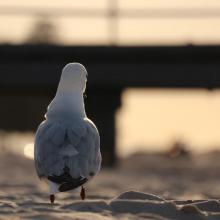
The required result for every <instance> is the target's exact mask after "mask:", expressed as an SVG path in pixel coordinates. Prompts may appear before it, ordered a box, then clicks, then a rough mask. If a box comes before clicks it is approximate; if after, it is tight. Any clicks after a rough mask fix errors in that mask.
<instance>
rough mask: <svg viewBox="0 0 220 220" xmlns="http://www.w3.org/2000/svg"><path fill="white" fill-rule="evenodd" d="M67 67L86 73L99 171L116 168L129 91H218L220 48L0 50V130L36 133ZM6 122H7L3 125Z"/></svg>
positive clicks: (25, 47) (40, 47)
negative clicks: (119, 125) (120, 120)
mask: <svg viewBox="0 0 220 220" xmlns="http://www.w3.org/2000/svg"><path fill="white" fill-rule="evenodd" d="M68 62H80V63H82V64H84V65H85V66H86V68H87V71H88V73H89V80H88V90H87V96H88V97H87V98H86V100H85V102H86V109H87V114H88V116H89V117H90V118H91V119H92V120H94V121H95V123H96V124H97V126H98V128H99V130H100V135H101V145H102V148H101V150H102V153H103V161H104V164H105V165H113V164H115V162H116V158H117V157H116V153H115V137H116V135H117V134H116V130H115V114H116V111H117V109H118V108H120V106H121V93H122V92H123V89H125V88H130V87H135V88H136V87H147V88H207V89H210V90H212V89H216V88H219V87H220V46H192V45H188V46H148V47H114V46H112V47H108V46H71V47H70V46H54V45H19V46H18V45H17V46H15V45H1V46H0V74H1V78H0V101H1V108H0V129H4V130H8V131H11V130H20V131H28V130H33V131H34V130H36V129H37V126H38V124H39V123H40V122H41V121H42V120H43V115H44V114H45V111H46V107H47V105H48V104H49V102H50V101H51V99H52V98H53V96H54V95H55V92H56V88H57V85H58V82H59V78H60V74H61V70H62V68H63V66H64V65H65V64H66V63H68ZM9 118H10V120H9Z"/></svg>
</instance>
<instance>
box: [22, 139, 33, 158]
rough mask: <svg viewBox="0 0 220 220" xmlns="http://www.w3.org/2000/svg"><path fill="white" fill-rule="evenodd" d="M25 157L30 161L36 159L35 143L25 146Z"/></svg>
mask: <svg viewBox="0 0 220 220" xmlns="http://www.w3.org/2000/svg"><path fill="white" fill-rule="evenodd" d="M24 156H25V157H27V158H29V159H34V143H32V142H31V143H28V144H26V145H25V146H24Z"/></svg>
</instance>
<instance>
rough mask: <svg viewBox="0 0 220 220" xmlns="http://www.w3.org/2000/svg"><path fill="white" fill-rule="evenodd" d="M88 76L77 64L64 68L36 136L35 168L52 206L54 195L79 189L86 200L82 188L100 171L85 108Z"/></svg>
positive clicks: (96, 142) (94, 137)
mask: <svg viewBox="0 0 220 220" xmlns="http://www.w3.org/2000/svg"><path fill="white" fill-rule="evenodd" d="M87 75H88V74H87V71H86V69H85V67H84V66H83V65H81V64H80V63H69V64H67V65H66V66H65V67H64V68H63V71H62V75H61V79H60V82H59V86H58V89H57V92H56V95H55V97H54V99H53V100H52V102H51V103H50V104H49V106H48V109H47V113H46V115H45V120H44V121H43V122H42V123H41V124H40V125H39V127H38V130H37V132H36V137H35V145H34V159H35V168H36V171H37V174H38V176H39V178H40V179H45V180H47V182H48V184H49V191H50V201H51V203H54V201H55V193H58V192H65V191H68V190H72V189H76V188H78V187H80V186H81V193H80V196H81V198H82V199H85V188H84V187H83V185H84V184H85V183H86V182H87V181H88V180H89V179H91V178H92V177H94V176H95V175H96V174H97V173H98V171H99V170H100V166H101V153H100V137H99V133H98V130H97V128H96V126H95V124H94V123H93V122H92V121H91V120H90V119H88V118H87V116H86V112H85V106H84V97H83V94H84V92H85V89H86V82H87Z"/></svg>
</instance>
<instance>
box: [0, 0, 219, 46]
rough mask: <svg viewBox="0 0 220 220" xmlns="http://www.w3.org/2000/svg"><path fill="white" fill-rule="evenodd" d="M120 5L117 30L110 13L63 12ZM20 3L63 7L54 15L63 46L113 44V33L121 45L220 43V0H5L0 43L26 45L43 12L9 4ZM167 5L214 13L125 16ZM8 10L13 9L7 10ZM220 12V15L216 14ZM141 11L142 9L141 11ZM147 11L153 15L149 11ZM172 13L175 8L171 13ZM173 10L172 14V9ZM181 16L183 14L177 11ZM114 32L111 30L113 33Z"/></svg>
mask: <svg viewBox="0 0 220 220" xmlns="http://www.w3.org/2000/svg"><path fill="white" fill-rule="evenodd" d="M114 2H116V4H115V5H116V7H117V8H118V12H119V16H118V19H117V21H116V32H117V33H112V32H114V30H115V29H113V31H112V29H111V26H110V25H111V20H110V19H109V18H108V17H106V16H96V17H87V16H86V17H85V16H83V17H78V16H69V15H68V13H65V12H64V13H62V11H65V10H66V9H68V10H71V9H72V10H74V9H83V10H85V9H92V10H98V11H99V12H100V11H101V12H107V10H108V9H109V6H110V7H111V6H112V5H113V6H114V4H113V3H114ZM6 6H7V7H16V8H17V10H15V11H17V12H19V10H20V9H22V8H23V9H24V8H26V12H30V11H31V10H40V11H41V12H42V13H44V12H45V13H46V12H48V11H49V12H50V11H53V10H58V11H59V12H61V13H62V16H60V17H57V16H51V17H49V18H48V19H49V20H50V21H51V22H52V23H53V24H54V25H55V27H56V29H57V35H58V38H59V43H62V44H97V43H99V44H108V43H109V42H110V40H111V39H110V38H111V37H112V36H113V38H114V40H115V39H116V40H115V41H116V42H115V43H116V44H185V43H194V44H206V43H210V44H216V43H220V30H219V25H220V13H219V11H220V1H219V0H209V1H206V0H193V1H185V0H177V1H176V0H167V1H164V0H136V1H133V0H118V1H117V0H93V1H91V0H80V1H77V0H62V1H60V0H47V1H46V0H38V1H30V0H7V1H5V0H0V10H1V8H2V11H4V13H3V12H2V11H0V41H3V42H12V43H21V42H23V41H25V39H26V37H27V35H28V34H29V33H30V31H31V28H32V26H33V24H34V23H35V22H36V20H37V19H39V18H40V17H39V16H34V15H33V14H22V13H20V14H19V15H18V14H16V13H15V12H13V13H9V12H10V10H9V9H7V11H6V10H4V8H3V7H6ZM140 9H141V10H147V12H149V11H151V9H154V10H155V9H162V10H163V11H165V12H166V10H170V9H174V12H175V10H184V11H186V13H187V10H188V11H189V10H197V12H195V13H197V14H200V13H203V14H206V13H208V14H209V16H202V15H200V16H199V17H192V16H187V15H186V16H180V17H178V16H174V17H165V18H164V17H160V14H161V13H160V12H159V13H157V12H155V13H156V15H155V16H153V17H145V18H144V17H139V18H138V17H135V16H134V17H131V16H120V12H121V11H126V10H129V11H130V12H132V11H133V12H134V11H135V10H140ZM6 12H7V13H6ZM212 12H213V13H215V14H219V16H217V15H216V16H210V14H212ZM137 14H139V13H137ZM146 14H147V13H146ZM168 14H169V12H168ZM171 14H172V12H171ZM177 14H178V12H177ZM110 32H111V33H110Z"/></svg>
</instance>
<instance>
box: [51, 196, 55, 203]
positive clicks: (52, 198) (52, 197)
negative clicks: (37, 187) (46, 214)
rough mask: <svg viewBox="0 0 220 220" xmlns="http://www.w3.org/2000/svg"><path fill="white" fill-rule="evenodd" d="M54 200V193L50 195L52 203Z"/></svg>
mask: <svg viewBox="0 0 220 220" xmlns="http://www.w3.org/2000/svg"><path fill="white" fill-rule="evenodd" d="M54 201H55V195H54V194H52V195H50V202H51V204H53V203H54Z"/></svg>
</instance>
